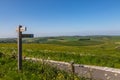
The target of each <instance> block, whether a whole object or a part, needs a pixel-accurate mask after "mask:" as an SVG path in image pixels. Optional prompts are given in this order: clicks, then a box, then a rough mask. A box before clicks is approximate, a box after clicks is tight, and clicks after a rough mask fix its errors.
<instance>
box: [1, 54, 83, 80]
mask: <svg viewBox="0 0 120 80" xmlns="http://www.w3.org/2000/svg"><path fill="white" fill-rule="evenodd" d="M71 76H73V75H72V74H70V73H69V74H68V73H66V72H64V71H60V70H58V69H56V68H53V67H51V66H49V65H47V64H42V63H40V62H37V63H36V62H32V61H23V69H22V71H20V72H18V70H17V60H16V58H15V57H13V55H6V54H5V55H3V53H0V80H72V77H71ZM74 78H75V80H85V79H84V78H78V77H77V76H75V75H74Z"/></svg>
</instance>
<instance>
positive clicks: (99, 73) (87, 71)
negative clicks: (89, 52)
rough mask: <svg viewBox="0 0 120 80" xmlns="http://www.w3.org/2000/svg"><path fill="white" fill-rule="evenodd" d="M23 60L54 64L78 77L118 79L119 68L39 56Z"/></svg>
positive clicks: (100, 79) (106, 79) (119, 75)
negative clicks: (46, 58)
mask: <svg viewBox="0 0 120 80" xmlns="http://www.w3.org/2000/svg"><path fill="white" fill-rule="evenodd" d="M24 60H31V61H36V62H37V61H38V62H39V61H40V62H43V63H47V64H49V65H51V66H54V67H56V68H58V69H60V70H64V71H66V72H71V73H74V74H77V75H78V76H80V77H86V78H92V79H95V80H120V69H115V68H109V67H100V66H91V65H81V64H74V63H72V62H71V63H68V62H62V61H54V60H45V59H39V58H30V57H25V58H24Z"/></svg>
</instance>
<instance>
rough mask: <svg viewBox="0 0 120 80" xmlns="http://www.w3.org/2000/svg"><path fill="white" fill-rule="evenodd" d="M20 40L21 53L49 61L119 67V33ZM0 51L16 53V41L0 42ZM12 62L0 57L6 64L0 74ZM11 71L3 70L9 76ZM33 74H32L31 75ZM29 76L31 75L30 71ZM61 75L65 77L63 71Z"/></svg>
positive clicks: (14, 63) (7, 53)
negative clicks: (21, 41)
mask: <svg viewBox="0 0 120 80" xmlns="http://www.w3.org/2000/svg"><path fill="white" fill-rule="evenodd" d="M23 42H24V43H23V56H27V57H35V58H42V59H52V60H57V61H66V62H71V61H74V62H75V63H79V64H86V65H96V66H107V67H113V68H120V37H119V36H85V37H83V36H82V37H80V36H74V37H69V36H67V37H65V36H63V37H47V38H34V39H23ZM0 53H4V54H6V55H10V56H11V55H14V56H17V44H16V43H0ZM15 61H16V60H15ZM15 61H13V62H12V61H11V60H3V61H2V58H1V61H0V63H1V64H2V62H8V63H9V64H7V65H6V64H5V65H1V67H0V68H1V70H2V69H3V73H4V72H5V71H4V69H5V68H6V69H7V68H8V67H7V66H9V65H11V67H12V66H15V65H16V62H15ZM28 64H29V62H24V64H23V65H28ZM34 64H35V63H32V64H31V66H32V65H34ZM35 65H36V64H35ZM4 66H6V67H4ZM36 66H38V65H36ZM28 68H31V67H28ZM33 68H34V67H33ZM8 69H9V68H8ZM10 69H12V68H10ZM13 69H16V67H14V68H13ZM51 69H52V68H51ZM24 70H25V71H26V70H27V68H25V69H24ZM28 71H29V70H28ZM28 71H26V72H25V73H22V74H20V75H19V76H17V78H20V76H23V77H25V75H23V74H26V75H28V74H27V73H28ZM49 71H50V70H49ZM51 71H52V70H51ZM51 71H50V72H51ZM47 72H48V71H47ZM58 72H59V71H58ZM11 73H12V72H7V74H6V75H7V76H12V75H14V74H16V73H17V72H15V71H14V72H13V74H11ZM61 73H62V72H60V74H61ZM35 74H36V73H35ZM35 74H33V75H34V76H35ZM47 74H49V73H47ZM53 74H54V72H53ZM0 75H3V74H2V73H0ZM30 75H32V73H31V74H30ZM62 75H63V76H65V75H67V76H69V75H68V74H66V73H65V74H62ZM55 76H58V75H55ZM28 77H29V76H28ZM8 78H9V77H8ZM3 79H4V77H3ZM43 80H44V79H43ZM51 80H53V79H51ZM56 80H58V79H56ZM65 80H66V79H65ZM68 80H69V79H68Z"/></svg>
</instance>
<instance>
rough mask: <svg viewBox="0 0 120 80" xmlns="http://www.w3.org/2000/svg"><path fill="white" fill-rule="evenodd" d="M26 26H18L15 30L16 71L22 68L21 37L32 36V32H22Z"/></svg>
mask: <svg viewBox="0 0 120 80" xmlns="http://www.w3.org/2000/svg"><path fill="white" fill-rule="evenodd" d="M26 30H27V28H26V27H22V26H21V25H19V26H18V28H17V29H16V31H17V32H18V71H20V70H22V38H33V37H34V35H33V34H22V32H24V31H26Z"/></svg>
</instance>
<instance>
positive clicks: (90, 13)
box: [0, 0, 120, 38]
mask: <svg viewBox="0 0 120 80" xmlns="http://www.w3.org/2000/svg"><path fill="white" fill-rule="evenodd" d="M119 4H120V1H119V0H13V1H10V0H1V1H0V5H1V7H0V13H1V15H0V16H1V19H0V22H1V23H0V26H1V29H0V38H8V37H9V38H12V37H16V36H17V33H16V30H15V29H16V27H17V26H18V25H23V26H26V27H27V29H28V30H27V31H26V32H24V33H33V34H34V35H35V37H37V36H38V37H44V36H70V35H120V23H119V22H120V5H119Z"/></svg>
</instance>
